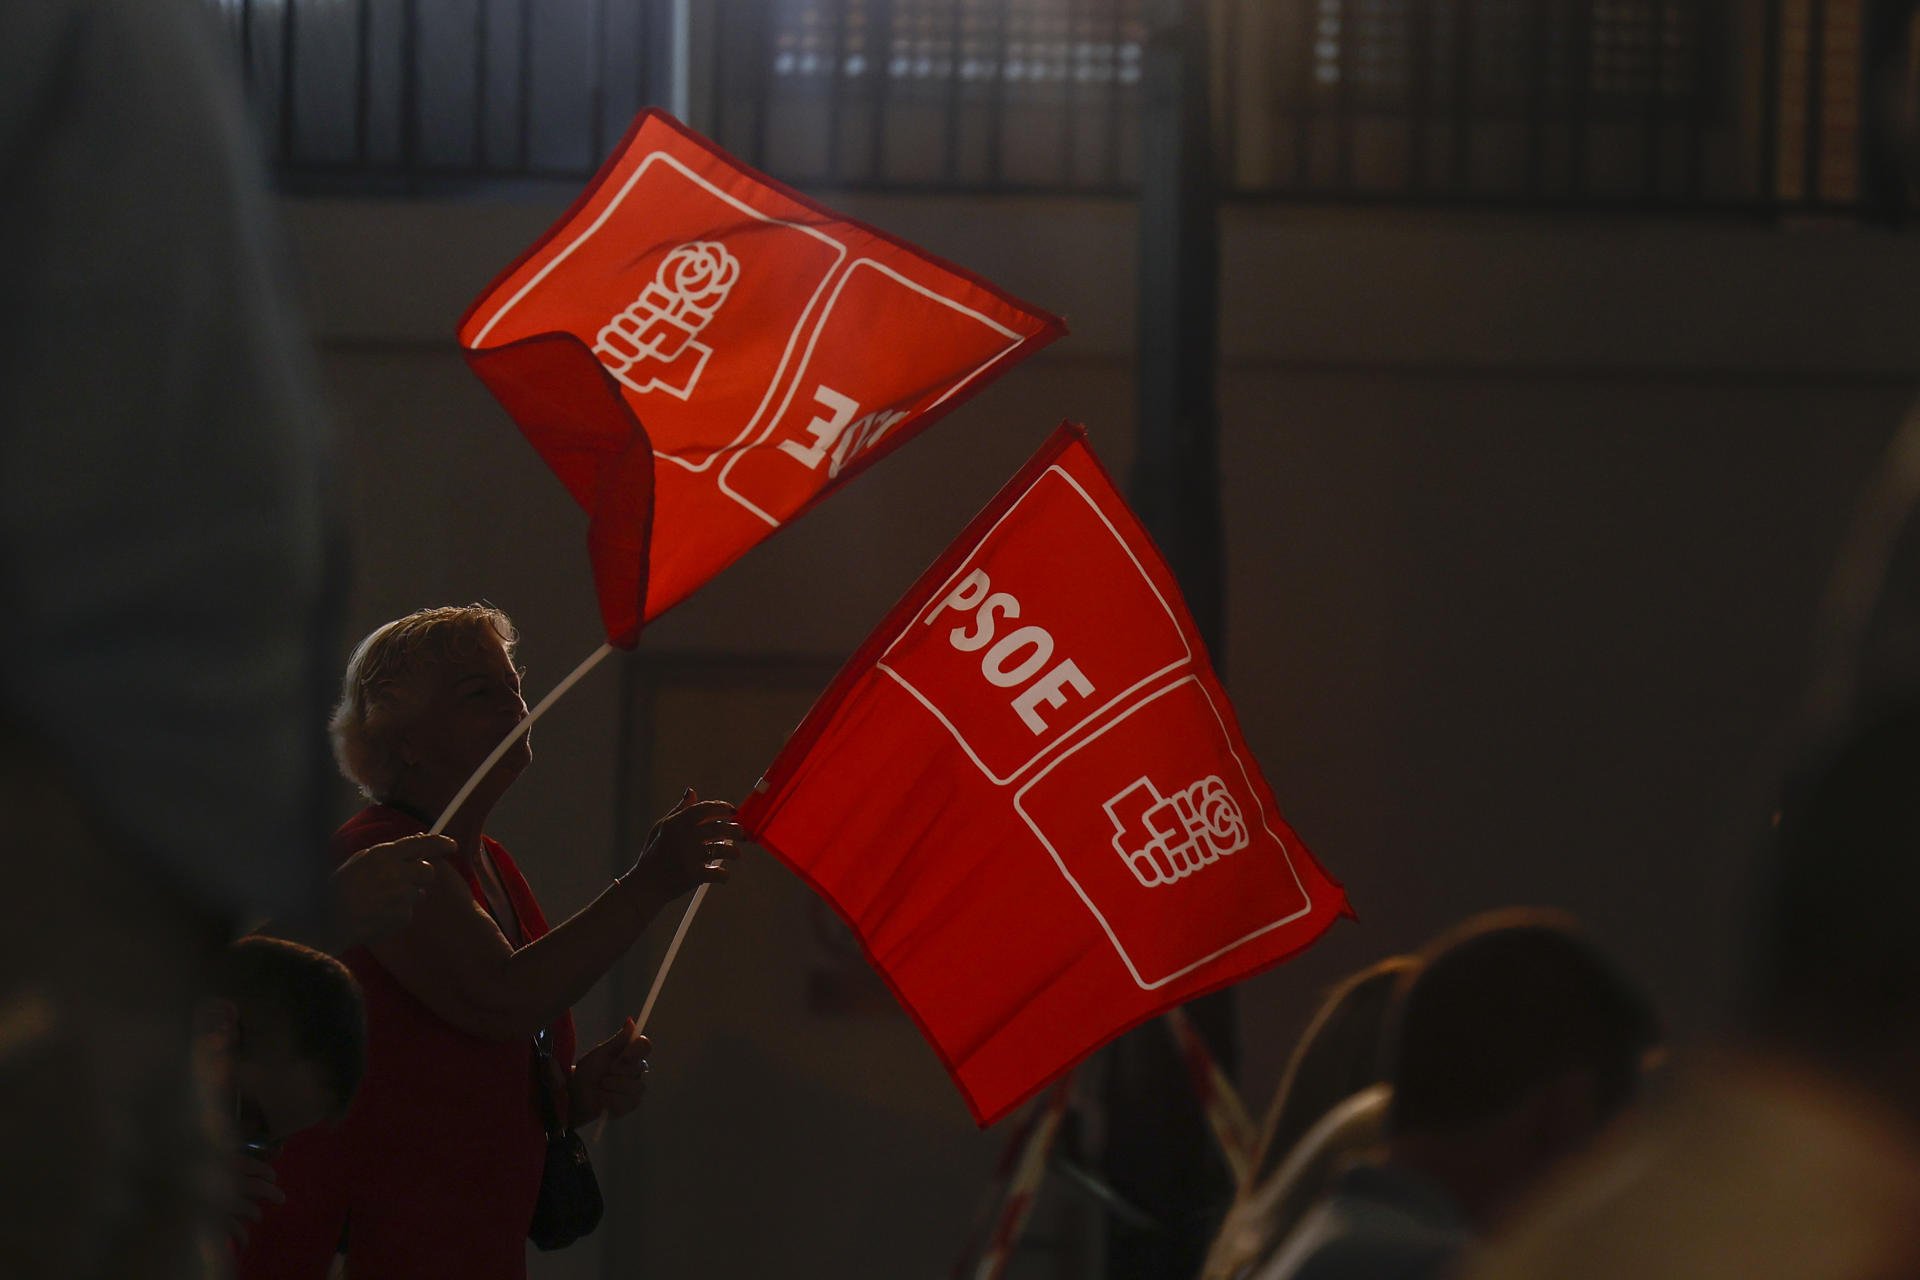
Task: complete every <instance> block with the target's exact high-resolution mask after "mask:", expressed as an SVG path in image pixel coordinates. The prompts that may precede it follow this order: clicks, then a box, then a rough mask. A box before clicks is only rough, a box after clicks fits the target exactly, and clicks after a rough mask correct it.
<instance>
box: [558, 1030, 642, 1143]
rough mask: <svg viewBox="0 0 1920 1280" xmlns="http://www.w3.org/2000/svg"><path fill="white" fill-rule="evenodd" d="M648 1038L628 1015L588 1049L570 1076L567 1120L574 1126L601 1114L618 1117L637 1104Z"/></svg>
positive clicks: (640, 1094)
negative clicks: (635, 1027) (615, 1027)
mask: <svg viewBox="0 0 1920 1280" xmlns="http://www.w3.org/2000/svg"><path fill="white" fill-rule="evenodd" d="M649 1047H651V1046H650V1045H649V1044H648V1041H647V1038H646V1037H645V1036H643V1035H641V1034H640V1033H639V1032H638V1031H636V1030H635V1029H634V1025H633V1019H632V1018H628V1019H627V1020H626V1021H625V1022H624V1023H622V1024H621V1026H620V1029H619V1030H618V1031H616V1032H614V1033H613V1034H612V1035H610V1036H608V1037H607V1038H606V1039H605V1040H602V1041H601V1042H600V1043H599V1044H597V1045H595V1046H594V1047H593V1048H591V1049H589V1050H587V1052H586V1054H585V1056H583V1057H582V1058H581V1059H580V1061H579V1062H577V1063H575V1064H574V1067H573V1075H572V1077H571V1078H570V1079H569V1081H568V1084H567V1088H568V1098H567V1102H568V1106H567V1122H568V1124H569V1125H570V1126H572V1127H573V1128H575V1129H578V1128H581V1127H582V1126H584V1125H587V1124H591V1123H592V1122H593V1121H594V1120H596V1119H598V1118H599V1117H600V1116H601V1115H610V1116H613V1117H616V1118H618V1117H620V1116H624V1115H626V1114H627V1112H629V1111H631V1110H633V1109H634V1108H635V1107H637V1106H639V1105H640V1099H641V1097H642V1096H644V1095H645V1093H646V1091H647V1050H648V1048H649Z"/></svg>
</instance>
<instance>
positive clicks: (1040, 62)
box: [713, 0, 1145, 192]
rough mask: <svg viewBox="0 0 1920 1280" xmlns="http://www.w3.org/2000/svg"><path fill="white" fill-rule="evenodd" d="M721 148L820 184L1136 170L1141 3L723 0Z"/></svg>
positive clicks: (1039, 180) (1047, 179) (718, 66)
mask: <svg viewBox="0 0 1920 1280" xmlns="http://www.w3.org/2000/svg"><path fill="white" fill-rule="evenodd" d="M720 8H721V10H722V12H723V14H724V15H725V16H724V17H723V19H722V21H721V23H720V27H721V32H722V35H721V38H720V40H719V41H718V42H717V47H716V51H715V52H716V58H715V63H714V68H713V83H714V85H715V86H716V91H717V92H716V111H715V115H716V126H717V128H716V131H717V133H718V135H719V137H720V140H721V141H722V143H723V144H725V145H727V146H728V147H729V148H730V149H732V150H734V151H735V152H736V153H738V154H741V155H743V156H745V157H746V158H747V159H749V160H750V161H752V162H754V163H757V164H760V165H762V166H764V167H768V168H771V169H773V170H774V171H776V172H778V173H780V174H781V175H782V176H783V177H787V178H789V179H790V180H793V181H796V182H801V183H806V184H811V185H820V186H847V185H857V186H868V187H900V188H929V187H934V188H961V189H965V188H988V189H993V190H1003V191H1004V190H1061V191H1108V192H1119V191H1124V190H1126V189H1128V188H1129V187H1130V186H1131V184H1132V183H1133V182H1134V181H1135V180H1136V172H1135V169H1136V163H1137V162H1136V159H1135V155H1134V150H1135V136H1136V134H1135V127H1134V121H1135V116H1136V114H1137V112H1138V87H1139V82H1140V68H1141V41H1142V39H1143V37H1144V34H1145V33H1144V26H1143V23H1142V20H1141V16H1140V5H1139V0H724V3H722V4H721V5H720Z"/></svg>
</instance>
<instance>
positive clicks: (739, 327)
mask: <svg viewBox="0 0 1920 1280" xmlns="http://www.w3.org/2000/svg"><path fill="white" fill-rule="evenodd" d="M1064 332H1065V325H1064V324H1063V322H1061V321H1060V320H1059V319H1057V318H1056V317H1054V316H1051V315H1048V314H1047V313H1045V312H1043V311H1041V310H1039V309H1038V308H1035V307H1032V306H1030V305H1028V304H1027V303H1024V302H1021V301H1020V300H1019V299H1017V298H1014V297H1012V296H1011V295H1009V294H1007V293H1005V292H1003V291H1002V290H1000V289H998V288H996V287H995V286H994V285H992V284H990V283H988V282H987V281H985V280H983V279H981V278H980V277H978V276H975V275H973V274H971V273H969V272H967V271H964V270H962V269H961V268H958V267H955V266H952V265H950V264H947V263H945V262H942V261H940V260H939V259H937V258H935V257H934V256H932V255H930V254H928V253H926V252H925V251H923V250H920V249H918V248H916V247H914V246H913V245H910V244H907V243H906V242H904V241H901V240H898V239H895V238H894V237H891V236H888V235H886V234H885V233H884V232H881V231H878V230H875V229H873V228H871V227H868V226H866V225H864V224H862V223H859V222H856V221H854V220H852V219H849V218H844V217H841V216H840V215H838V214H835V213H833V212H832V211H831V210H828V209H826V208H823V207H822V206H820V205H818V204H815V203H814V202H812V201H811V200H808V199H807V198H805V197H803V196H801V195H799V194H797V193H795V192H793V191H791V190H789V189H788V188H786V187H784V186H782V185H780V184H779V183H777V182H775V181H773V180H772V179H770V178H767V177H765V176H763V175H761V174H758V173H755V172H754V171H752V170H751V169H748V168H746V167H745V166H743V165H741V164H740V163H739V162H737V161H735V160H734V159H732V158H731V157H730V156H728V155H726V154H725V153H724V152H722V151H720V150H719V149H718V148H716V147H715V146H714V145H713V144H712V143H710V142H708V141H706V140H705V139H703V138H701V137H699V136H698V135H696V134H694V133H692V132H690V131H688V130H687V129H686V128H685V127H684V126H682V125H680V124H679V123H678V122H677V121H675V120H673V119H672V118H671V117H670V116H667V115H665V114H664V113H662V112H659V111H653V110H649V111H645V112H642V113H641V115H640V116H639V118H638V119H637V120H636V121H635V122H634V124H633V126H632V128H631V129H629V130H628V132H627V135H626V137H625V138H624V139H623V140H622V142H621V144H620V145H619V147H617V148H616V149H615V152H614V154H613V156H612V158H611V159H609V160H608V161H607V163H606V165H605V166H604V167H603V168H602V169H601V170H600V172H599V173H598V174H597V175H596V176H595V177H594V179H593V180H592V182H590V183H589V184H588V186H587V188H586V190H585V191H584V192H583V193H582V194H581V195H580V197H579V199H577V200H576V201H575V202H574V204H573V206H572V207H571V208H570V209H568V211H567V212H566V213H565V214H564V215H563V216H562V217H561V218H560V220H559V221H558V222H556V223H555V224H554V225H553V226H552V227H551V228H550V229H549V230H548V231H547V232H546V234H544V235H543V236H542V237H541V238H540V239H539V240H538V241H537V242H536V243H535V244H534V245H533V246H532V247H531V248H530V249H528V250H527V252H526V253H525V254H523V255H522V256H521V257H520V258H519V260H517V261H516V262H515V263H514V264H513V265H512V266H510V267H508V268H507V270H506V271H504V272H502V273H501V275H500V276H499V277H498V278H497V279H496V280H495V281H494V282H493V283H492V284H491V285H490V286H489V287H488V288H487V290H486V291H485V292H484V293H483V294H482V295H481V296H480V298H479V299H478V300H477V301H476V302H475V303H474V304H473V306H472V307H471V308H469V309H468V311H467V313H466V315H465V316H463V317H462V319H461V321H460V325H459V330H458V334H459V341H460V345H461V347H462V349H463V351H464V352H465V354H466V357H467V360H468V362H469V364H470V365H471V366H472V368H473V370H474V372H475V373H476V374H477V375H478V376H479V377H480V379H481V381H482V382H484V383H485V384H486V386H487V388H488V389H489V390H490V391H491V392H492V393H493V394H494V396H495V397H496V398H497V399H498V400H499V401H500V403H501V404H502V405H503V406H504V407H505V408H506V409H507V411H508V413H509V414H511V415H512V417H513V419H514V421H515V422H516V423H517V424H518V425H519V427H520V429H521V431H522V432H523V433H524V434H525V435H526V437H527V439H528V440H529V441H530V442H531V443H532V445H533V447H534V449H535V450H536V451H537V452H538V453H539V455H540V457H541V458H542V460H543V461H545V462H546V464H547V465H548V466H549V467H550V468H552V470H553V472H554V474H555V475H556V476H557V477H558V478H559V479H560V481H561V483H562V484H563V485H565V486H566V488H567V491H568V492H569V493H570V494H571V495H572V496H573V498H574V500H575V501H576V502H578V503H579V504H580V505H581V506H582V507H583V508H585V509H586V510H587V512H588V513H589V516H590V533H589V550H590V554H591V557H592V562H593V570H594V582H595V587H596V590H597V593H598V595H599V600H600V609H601V615H602V621H603V623H604V625H605V628H606V632H607V638H608V640H609V641H610V642H612V643H614V644H617V645H621V646H623V647H631V646H632V645H633V644H634V643H635V642H636V641H637V639H638V637H639V633H640V628H641V626H642V625H643V624H644V623H645V622H647V621H649V620H651V619H653V618H655V617H657V616H659V615H660V614H661V613H662V612H664V611H665V610H666V609H668V608H670V607H671V606H672V605H674V604H675V603H677V602H678V601H680V600H682V599H684V598H686V596H687V595H689V594H690V593H691V592H693V591H694V590H695V589H697V588H698V587H699V586H700V585H701V584H702V583H704V582H705V581H707V580H708V579H709V578H711V577H713V575H714V574H716V573H718V572H719V571H720V570H721V569H724V568H725V567H726V566H727V565H728V564H730V563H732V562H733V561H734V560H735V559H737V558H738V557H739V556H740V555H742V554H744V553H745V552H746V551H747V550H748V549H749V548H750V547H752V546H754V545H755V544H756V543H758V542H760V541H761V540H763V539H765V538H766V537H767V536H768V535H770V534H771V533H773V532H774V531H775V530H777V529H779V528H780V527H781V526H782V525H783V524H785V523H786V522H788V521H790V520H792V519H794V518H795V517H797V516H799V515H800V514H802V513H803V512H805V511H806V510H807V509H808V508H809V507H810V506H811V505H812V504H813V503H815V502H817V501H819V500H820V499H821V498H822V497H824V496H825V495H826V494H828V493H830V492H832V491H833V490H834V489H835V488H837V487H839V486H840V485H841V484H844V483H845V482H846V481H847V480H849V479H851V478H852V477H853V476H854V475H857V474H858V473H859V472H860V471H862V470H864V469H865V468H866V467H868V466H870V465H872V464H873V463H874V462H875V461H877V460H878V459H880V458H881V457H884V456H885V455H886V454H887V453H889V452H891V451H892V450H894V449H896V448H898V447H899V446H900V445H901V444H902V443H904V442H905V441H906V440H907V439H909V438H910V437H912V436H913V435H914V434H915V433H917V432H918V431H920V430H921V429H923V428H924V427H926V426H927V425H929V424H930V423H931V422H933V421H934V420H935V419H936V418H938V417H939V416H940V415H941V414H943V413H945V412H947V411H948V410H950V409H952V408H953V407H954V406H955V405H957V404H959V403H961V402H962V401H964V400H965V399H966V398H967V397H968V396H970V395H972V394H973V393H975V392H977V391H978V390H980V388H982V387H983V386H985V385H986V384H987V383H989V382H991V381H992V380H993V379H994V378H995V377H997V376H999V375H1000V374H1002V373H1004V372H1006V370H1007V369H1009V368H1011V367H1012V366H1013V365H1014V364H1016V363H1018V362H1019V361H1020V360H1022V359H1024V358H1026V357H1027V356H1028V355H1031V354H1032V353H1033V352H1034V351H1036V350H1038V349H1039V348H1040V347H1042V346H1045V345H1046V344H1047V343H1048V342H1051V341H1052V340H1053V339H1054V338H1056V337H1058V336H1059V335H1060V334H1062V333H1064Z"/></svg>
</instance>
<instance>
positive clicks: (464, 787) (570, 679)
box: [427, 644, 613, 836]
mask: <svg viewBox="0 0 1920 1280" xmlns="http://www.w3.org/2000/svg"><path fill="white" fill-rule="evenodd" d="M612 652H613V646H612V645H610V644H603V645H601V646H600V647H599V648H598V649H595V650H594V651H593V652H592V653H590V654H588V655H587V656H586V658H585V659H583V660H582V661H581V663H580V665H579V666H577V667H575V668H574V669H573V670H572V671H570V672H568V673H567V677H566V679H564V680H562V681H561V682H560V683H559V684H557V685H555V686H553V688H552V689H551V690H549V691H548V692H547V696H546V697H544V698H542V699H540V702H539V704H538V705H537V706H535V707H534V709H533V710H531V711H529V712H527V718H526V719H525V720H522V721H521V722H520V723H519V724H517V725H515V726H513V729H512V731H511V732H509V733H508V734H507V736H506V737H504V738H502V739H500V744H499V745H498V746H496V747H495V748H494V749H493V750H492V751H491V752H489V753H488V754H487V758H486V759H485V760H482V761H481V762H480V767H479V768H478V769H475V770H474V771H473V773H472V775H471V776H470V777H468V779H467V780H466V782H464V783H463V784H461V787H460V789H459V790H458V791H456V792H454V793H453V799H452V800H450V801H448V802H447V807H446V808H445V809H444V810H442V811H441V814H440V819H439V821H437V822H435V823H434V824H433V829H432V830H430V831H428V832H427V834H428V835H430V836H437V835H439V834H440V833H441V832H442V831H444V830H445V829H446V826H447V824H448V823H449V822H451V821H453V815H454V814H456V813H458V812H460V806H461V805H463V804H465V803H466V802H467V797H468V796H470V795H472V794H473V789H474V788H475V787H477V786H479V785H480V779H482V778H484V777H486V776H487V770H489V769H491V768H493V766H494V765H496V764H498V763H500V757H501V756H503V755H505V754H507V748H509V747H511V746H512V745H513V744H514V743H516V742H518V741H519V740H520V738H521V736H522V735H524V734H525V733H526V732H527V730H529V729H531V728H532V727H533V722H534V721H535V720H538V719H539V718H540V716H541V713H543V712H544V711H546V709H547V708H548V707H550V706H552V705H553V704H554V703H556V702H558V701H560V695H561V694H563V693H565V692H566V691H567V690H569V689H571V688H573V686H574V685H576V684H578V683H580V677H582V676H584V675H586V674H587V672H589V671H591V670H593V669H594V668H595V667H597V666H599V665H600V660H601V659H603V658H605V657H606V656H607V655H608V654H610V653H612Z"/></svg>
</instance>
